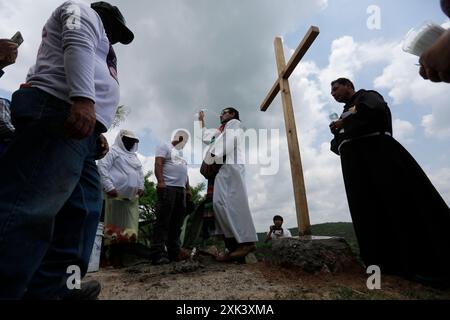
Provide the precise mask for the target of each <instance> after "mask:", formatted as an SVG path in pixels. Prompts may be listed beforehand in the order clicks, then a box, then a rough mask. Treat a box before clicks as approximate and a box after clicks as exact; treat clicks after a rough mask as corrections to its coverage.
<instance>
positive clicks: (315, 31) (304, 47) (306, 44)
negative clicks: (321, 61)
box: [261, 26, 320, 111]
mask: <svg viewBox="0 0 450 320" xmlns="http://www.w3.org/2000/svg"><path fill="white" fill-rule="evenodd" d="M319 33H320V31H319V28H318V27H315V26H312V27H310V28H309V30H308V32H307V33H306V35H305V37H304V38H303V40H302V42H301V43H300V44H299V46H298V47H297V50H295V52H294V54H293V55H292V57H291V59H290V60H289V62H288V63H287V65H286V68H284V70H283V71H282V72H281V73H280V75H279V78H278V79H277V80H276V81H275V83H274V85H273V86H272V89H270V91H269V94H268V95H267V96H266V98H265V99H264V101H263V103H262V104H261V111H266V110H267V109H268V108H269V106H270V105H271V104H272V102H273V100H274V99H275V97H276V96H277V94H278V92H280V79H288V78H289V77H290V76H291V74H292V72H294V70H295V68H296V67H297V65H298V64H299V62H300V60H301V59H302V58H303V56H304V55H305V54H306V52H307V51H308V49H309V48H310V47H311V45H312V44H313V42H314V40H315V39H316V38H317V36H318V35H319Z"/></svg>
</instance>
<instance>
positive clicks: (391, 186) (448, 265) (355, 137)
mask: <svg viewBox="0 0 450 320" xmlns="http://www.w3.org/2000/svg"><path fill="white" fill-rule="evenodd" d="M331 86H332V89H331V94H332V96H333V97H334V99H335V100H336V101H337V102H340V103H345V106H344V110H343V113H342V115H341V117H340V118H339V119H338V120H337V121H334V122H332V123H331V124H330V129H331V132H332V133H333V134H334V139H333V140H332V141H331V150H332V151H333V152H335V153H336V154H338V155H340V158H341V165H342V173H343V176H344V184H345V189H346V193H347V200H348V203H349V208H350V214H351V216H352V220H353V224H354V228H355V233H356V236H357V239H358V242H359V246H360V251H361V258H362V260H363V261H364V263H365V264H366V266H370V265H377V266H379V267H380V268H381V272H382V273H385V274H394V275H399V276H403V277H405V278H407V279H410V280H414V281H418V282H421V283H424V284H427V285H431V286H437V287H449V286H450V209H449V207H448V206H447V204H446V203H445V201H444V200H443V199H442V197H441V196H440V195H439V193H438V191H437V190H436V189H435V188H434V186H433V184H432V183H431V181H430V180H429V179H428V177H427V175H426V174H425V172H424V171H423V170H422V168H421V167H420V166H419V164H418V163H417V162H416V161H415V160H414V158H413V157H412V156H411V155H410V154H409V153H408V151H407V150H406V149H405V148H403V146H402V145H401V144H400V143H398V142H397V141H396V140H395V139H394V138H393V135H392V118H391V112H390V109H389V107H388V105H387V103H386V102H385V101H384V99H383V97H382V96H381V95H380V94H379V93H378V92H376V91H372V90H359V91H358V92H355V89H354V86H353V83H352V82H351V81H350V80H348V79H345V78H339V79H337V80H335V81H333V82H332V84H331Z"/></svg>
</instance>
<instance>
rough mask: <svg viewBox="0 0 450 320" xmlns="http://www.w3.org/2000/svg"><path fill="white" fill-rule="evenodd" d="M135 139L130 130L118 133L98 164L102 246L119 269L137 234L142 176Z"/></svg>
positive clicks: (142, 190)
mask: <svg viewBox="0 0 450 320" xmlns="http://www.w3.org/2000/svg"><path fill="white" fill-rule="evenodd" d="M138 144H139V139H138V137H137V136H136V135H135V134H134V133H133V132H132V131H130V130H120V132H119V134H118V135H117V137H116V141H115V143H114V145H113V146H112V147H111V150H110V151H109V153H108V154H107V155H106V157H105V158H103V159H102V160H100V161H99V162H98V170H99V172H100V177H101V181H102V186H103V191H104V192H105V193H106V199H105V246H107V247H109V249H110V250H109V252H110V255H109V258H110V261H111V263H112V264H113V266H114V267H121V266H122V255H123V253H125V251H126V248H127V245H129V244H135V243H136V242H137V239H138V233H139V197H141V196H142V195H143V194H144V172H143V170H142V163H141V161H140V160H139V159H138V156H137V150H138Z"/></svg>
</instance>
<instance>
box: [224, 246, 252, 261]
mask: <svg viewBox="0 0 450 320" xmlns="http://www.w3.org/2000/svg"><path fill="white" fill-rule="evenodd" d="M255 250H256V246H255V245H254V244H251V245H239V247H238V248H237V249H236V250H235V251H233V252H231V253H230V257H231V258H242V257H245V256H246V255H248V254H249V253H250V252H253V251H255Z"/></svg>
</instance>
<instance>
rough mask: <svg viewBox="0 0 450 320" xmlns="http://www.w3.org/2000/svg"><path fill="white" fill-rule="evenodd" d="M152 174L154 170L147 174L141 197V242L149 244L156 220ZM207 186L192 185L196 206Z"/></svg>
mask: <svg viewBox="0 0 450 320" xmlns="http://www.w3.org/2000/svg"><path fill="white" fill-rule="evenodd" d="M152 175H153V172H152V171H149V172H148V173H147V174H146V175H145V179H144V195H143V196H142V197H141V198H140V199H139V242H140V243H142V244H144V245H147V246H148V245H149V244H150V239H151V235H152V231H153V223H154V222H155V221H156V214H155V212H156V200H157V195H156V183H154V182H153V181H150V178H151V176H152ZM205 187H206V185H205V183H199V184H198V185H196V186H195V187H191V192H192V201H193V202H194V205H195V207H197V206H198V205H199V204H200V202H201V201H202V200H203V191H204V190H205Z"/></svg>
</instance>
